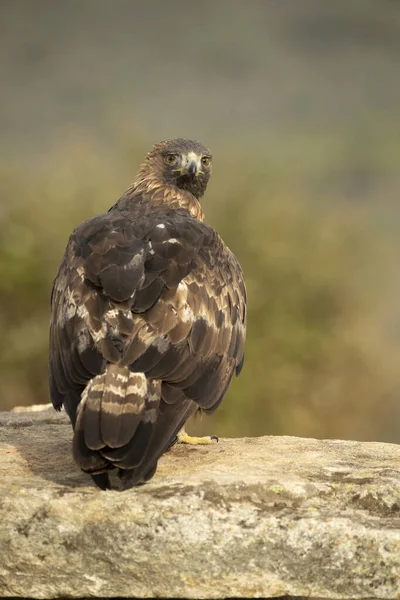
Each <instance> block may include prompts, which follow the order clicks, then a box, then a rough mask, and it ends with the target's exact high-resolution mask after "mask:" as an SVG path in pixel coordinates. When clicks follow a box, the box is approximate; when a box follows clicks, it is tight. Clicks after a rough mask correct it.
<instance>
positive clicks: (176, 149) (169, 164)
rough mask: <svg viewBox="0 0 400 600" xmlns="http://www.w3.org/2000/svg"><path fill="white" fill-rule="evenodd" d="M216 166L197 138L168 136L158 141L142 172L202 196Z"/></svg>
mask: <svg viewBox="0 0 400 600" xmlns="http://www.w3.org/2000/svg"><path fill="white" fill-rule="evenodd" d="M211 168H212V160H211V153H210V151H209V150H208V148H206V147H205V146H203V144H200V142H196V141H194V140H184V139H181V138H179V139H176V140H166V141H164V142H159V143H158V144H156V145H155V146H154V147H153V149H152V151H151V152H149V154H148V155H147V159H146V162H145V163H144V165H143V166H142V169H141V171H142V175H144V174H145V175H146V176H147V177H151V178H152V179H153V181H154V180H155V181H158V182H160V183H164V184H167V185H174V186H176V187H178V188H179V189H181V190H185V191H187V192H190V193H191V194H192V195H193V196H194V197H195V198H201V197H202V196H203V195H204V192H205V191H206V187H207V183H208V180H209V179H210V175H211Z"/></svg>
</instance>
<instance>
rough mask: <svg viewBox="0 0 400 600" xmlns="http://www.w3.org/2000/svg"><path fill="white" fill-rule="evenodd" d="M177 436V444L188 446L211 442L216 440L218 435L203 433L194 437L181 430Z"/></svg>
mask: <svg viewBox="0 0 400 600" xmlns="http://www.w3.org/2000/svg"><path fill="white" fill-rule="evenodd" d="M177 438H178V439H177V440H176V443H177V444H189V445H190V446H199V445H207V444H212V443H213V442H214V441H216V442H218V437H217V436H216V435H205V436H203V437H195V436H191V435H188V434H187V433H186V431H181V432H180V433H178V435H177Z"/></svg>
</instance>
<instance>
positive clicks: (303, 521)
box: [0, 410, 400, 598]
mask: <svg viewBox="0 0 400 600" xmlns="http://www.w3.org/2000/svg"><path fill="white" fill-rule="evenodd" d="M0 454H1V461H0V470H1V477H0V523H1V525H0V595H1V596H3V597H4V596H5V597H7V596H14V597H15V596H23V597H34V598H66V597H75V598H76V597H79V598H82V597H107V598H110V597H118V596H120V597H121V596H122V597H160V596H161V597H167V598H168V597H174V598H224V597H256V596H261V597H276V596H285V595H290V596H307V597H311V598H400V447H399V446H395V445H391V444H381V443H359V442H351V441H337V440H325V441H320V440H312V439H299V438H291V437H279V438H277V437H263V438H254V439H222V440H220V442H219V444H213V445H212V446H207V447H197V448H194V447H187V446H179V447H177V446H175V447H174V448H173V449H172V450H171V451H170V452H168V453H167V454H166V455H165V456H164V457H163V458H162V459H161V461H160V464H159V469H158V472H157V474H156V476H155V478H154V479H153V480H152V481H151V482H150V483H149V484H147V485H145V486H143V487H140V488H136V489H133V490H129V491H127V492H123V493H120V492H116V491H112V492H101V491H98V490H97V489H95V488H94V487H93V486H92V485H91V483H90V482H89V480H88V478H87V477H86V476H85V475H84V474H82V473H80V471H79V470H78V469H77V468H76V466H75V465H74V463H73V461H72V458H71V429H70V425H69V424H68V422H67V420H66V417H65V415H63V414H61V415H60V414H56V413H54V412H53V411H51V410H44V411H38V412H21V413H2V414H0Z"/></svg>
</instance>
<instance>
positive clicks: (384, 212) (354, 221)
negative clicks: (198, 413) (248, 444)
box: [0, 0, 400, 441]
mask: <svg viewBox="0 0 400 600" xmlns="http://www.w3.org/2000/svg"><path fill="white" fill-rule="evenodd" d="M399 17H400V3H399V2H398V1H397V2H393V1H391V0H382V1H381V2H379V3H378V2H376V1H374V0H350V1H349V0H335V2H321V1H320V0H301V2H300V1H296V2H295V1H294V0H280V1H279V2H273V1H272V0H270V1H269V2H267V1H266V0H247V1H246V2H240V1H239V0H219V2H215V1H213V0H203V1H202V2H201V3H192V4H190V6H189V5H188V3H187V2H185V1H184V0H175V1H174V3H173V7H171V3H166V2H164V1H163V0H151V1H149V2H138V1H137V2H133V1H132V0H114V1H113V2H109V1H108V0H85V2H76V1H75V2H73V1H70V2H58V3H55V2H53V1H52V0H36V1H35V2H32V1H31V0H18V2H16V1H15V0H14V1H13V0H3V2H2V3H1V4H0V75H1V82H2V90H1V92H2V93H1V95H0V126H1V136H0V339H1V344H0V409H8V408H11V407H12V406H15V405H18V404H24V405H28V404H34V403H40V402H48V400H49V397H48V389H47V335H48V323H49V316H50V315H49V296H50V290H51V285H52V279H53V276H54V274H55V272H56V270H57V266H58V264H59V262H60V260H61V257H62V254H63V251H64V247H65V244H66V242H67V239H68V236H69V234H70V232H71V230H72V229H73V227H74V226H76V225H77V224H78V223H79V222H80V221H82V220H83V219H84V218H87V217H90V216H92V215H94V214H96V213H100V212H103V211H105V210H107V209H108V207H109V206H110V205H111V204H113V203H114V202H115V200H116V199H117V198H118V197H119V195H120V194H121V193H122V192H123V191H124V190H125V189H126V188H127V187H128V185H129V183H130V181H131V180H132V178H133V176H134V174H135V171H136V169H137V166H138V164H139V162H140V161H141V160H143V157H144V155H145V152H147V151H148V149H149V147H150V145H151V144H152V143H154V142H156V141H159V140H160V139H162V138H164V139H165V138H168V137H178V136H183V137H195V138H198V139H200V140H201V141H202V142H204V143H205V144H207V145H209V146H210V147H211V149H212V151H213V155H214V165H215V168H214V174H213V178H212V181H211V184H210V186H209V190H208V191H207V194H206V197H205V199H204V208H205V212H206V217H207V220H208V222H209V223H210V224H212V225H213V226H214V227H215V228H216V229H218V230H219V231H220V233H221V234H222V236H223V237H224V239H225V241H226V242H227V243H228V245H229V246H230V247H231V248H232V250H233V251H234V252H235V254H236V255H237V256H238V258H239V260H240V262H241V263H242V265H243V268H244V272H245V276H246V280H247V286H248V296H249V333H248V343H247V350H246V360H245V365H244V369H243V372H242V374H241V376H240V377H239V379H238V380H235V381H234V382H233V384H232V386H231V389H230V391H229V394H228V396H227V398H226V400H225V401H224V402H223V403H222V405H221V407H220V408H219V409H218V411H217V412H216V414H215V415H214V416H213V417H211V418H204V419H202V420H201V419H198V420H197V422H196V423H195V424H194V425H193V427H194V429H195V430H197V431H199V432H212V433H216V434H219V435H258V434H268V433H271V434H277V433H280V434H288V435H308V436H317V437H324V436H329V437H344V438H354V439H381V440H386V441H400V427H399V422H400V402H399V398H400V389H399V388H400V377H399V374H398V372H399V369H398V356H399V348H400V303H399V300H398V299H399V297H400V276H399V274H398V266H397V265H398V256H399V250H400V248H399V245H400V243H399V241H398V229H399V221H400V208H399V206H400V205H399V201H398V200H399V199H398V189H399V185H400V174H399V168H398V163H399V127H398V123H399V106H400V101H399V98H400V78H399V77H398V71H399V56H400V18H399Z"/></svg>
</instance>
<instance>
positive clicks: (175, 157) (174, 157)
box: [165, 153, 178, 165]
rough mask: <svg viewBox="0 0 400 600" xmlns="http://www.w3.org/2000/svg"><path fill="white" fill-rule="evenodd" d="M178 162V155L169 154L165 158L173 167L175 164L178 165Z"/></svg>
mask: <svg viewBox="0 0 400 600" xmlns="http://www.w3.org/2000/svg"><path fill="white" fill-rule="evenodd" d="M177 160H178V155H177V154H172V153H171V154H167V155H166V157H165V162H166V163H168V164H169V165H173V164H174V163H176V161H177Z"/></svg>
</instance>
